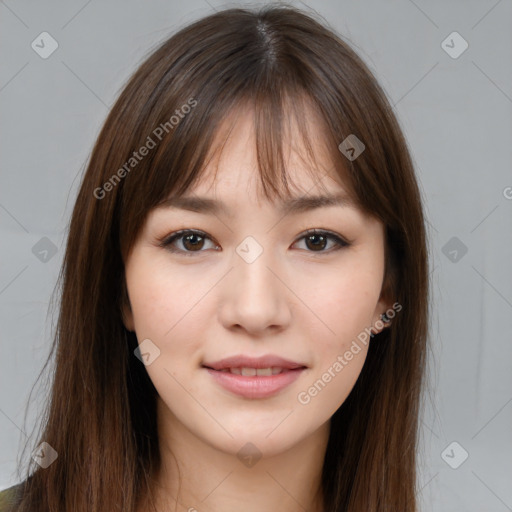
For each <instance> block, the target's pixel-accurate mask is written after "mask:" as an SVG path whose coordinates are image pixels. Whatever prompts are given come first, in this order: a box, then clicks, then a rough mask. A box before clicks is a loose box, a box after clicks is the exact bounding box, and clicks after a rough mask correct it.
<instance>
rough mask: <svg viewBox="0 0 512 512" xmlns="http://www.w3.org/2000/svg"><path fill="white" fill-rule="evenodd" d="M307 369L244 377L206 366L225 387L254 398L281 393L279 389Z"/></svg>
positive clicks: (237, 393) (243, 395) (236, 393)
mask: <svg viewBox="0 0 512 512" xmlns="http://www.w3.org/2000/svg"><path fill="white" fill-rule="evenodd" d="M305 369H306V368H296V369H294V370H285V371H284V372H283V373H278V374H277V375H268V376H258V375H256V376H253V377H244V376H243V375H237V374H234V373H229V372H222V371H219V370H212V369H211V368H206V367H205V370H206V371H207V372H208V373H209V374H210V375H211V376H212V377H213V378H214V379H215V381H216V382H217V383H218V384H220V385H221V386H222V387H223V388H224V389H227V390H228V391H230V392H231V393H234V394H235V395H239V396H242V397H244V398H252V399H255V398H267V397H270V396H273V395H275V394H277V393H279V391H281V390H282V389H284V388H286V387H287V386H289V385H290V384H291V383H292V382H294V381H295V380H297V379H298V378H299V377H300V376H301V374H302V372H303V371H304V370H305Z"/></svg>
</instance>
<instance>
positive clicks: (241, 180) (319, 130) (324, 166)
mask: <svg viewBox="0 0 512 512" xmlns="http://www.w3.org/2000/svg"><path fill="white" fill-rule="evenodd" d="M305 108H306V111H305V116H306V118H307V121H306V125H305V126H306V130H307V131H306V133H305V136H306V139H304V134H303V133H302V132H301V131H300V130H299V127H298V124H297V121H296V119H295V117H294V116H293V115H290V116H288V117H286V118H285V119H283V125H282V129H283V130H282V134H280V135H281V140H279V141H273V142H275V145H273V147H271V148H270V150H271V151H272V159H271V160H272V163H273V164H277V162H276V161H275V156H276V155H277V154H278V149H282V157H283V164H284V172H285V177H284V180H283V177H282V176H280V173H279V171H278V169H277V168H273V169H272V170H271V172H272V176H271V179H272V181H273V183H274V185H275V186H276V187H277V188H278V189H279V194H278V195H279V197H273V198H269V199H272V200H278V201H279V200H281V199H284V198H293V197H298V196H306V195H308V196H309V195H312V196H313V195H340V194H342V195H344V196H346V198H347V201H348V199H349V197H350V196H351V195H352V194H351V189H350V187H349V183H348V179H347V178H346V174H347V170H346V169H342V173H341V174H342V175H345V176H344V177H341V176H340V172H339V169H340V161H337V162H334V161H333V158H332V153H331V152H330V151H329V147H328V144H327V137H326V133H325V130H326V129H325V124H324V123H323V120H322V119H321V117H320V116H319V115H318V113H317V112H316V111H315V110H314V109H313V108H312V107H311V106H310V105H309V104H308V103H306V104H305ZM254 116H255V112H254V109H253V108H252V107H251V106H250V105H249V104H242V105H238V106H237V107H236V108H234V109H233V110H232V111H231V112H230V113H229V114H228V115H227V116H226V117H225V118H224V119H223V121H222V123H221V124H220V126H219V128H218V130H217V131H216V133H215V136H214V139H213V142H212V145H211V148H210V151H209V154H208V155H207V157H206V160H205V162H206V164H205V166H204V169H203V171H202V173H201V176H200V177H199V178H198V179H197V180H196V182H195V184H194V185H193V186H191V187H190V189H189V191H188V193H187V195H189V194H194V195H198V196H210V197H213V196H215V197H228V196H230V195H233V196H238V197H240V195H242V196H243V197H247V195H249V194H250V191H252V193H254V194H255V196H256V197H257V198H258V201H259V200H260V199H261V198H262V196H263V195H264V193H263V189H262V186H261V185H262V183H261V180H262V176H261V169H260V159H261V155H258V146H257V140H256V138H257V135H256V129H255V118H254ZM279 144H280V145H281V148H278V146H279ZM265 149H266V150H268V149H269V148H265ZM276 167H277V165H276ZM285 183H286V186H284V185H285Z"/></svg>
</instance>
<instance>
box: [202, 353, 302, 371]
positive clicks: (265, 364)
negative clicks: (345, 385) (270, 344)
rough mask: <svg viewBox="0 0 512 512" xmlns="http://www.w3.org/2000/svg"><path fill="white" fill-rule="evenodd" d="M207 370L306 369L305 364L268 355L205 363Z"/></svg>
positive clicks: (227, 358)
mask: <svg viewBox="0 0 512 512" xmlns="http://www.w3.org/2000/svg"><path fill="white" fill-rule="evenodd" d="M203 366H205V367H206V368H211V369H212V370H224V369H226V368H244V367H245V368H256V369H258V368H270V367H272V366H279V367H281V368H285V369H287V370H295V369H298V368H306V365H305V364H303V363H297V362H295V361H290V360H289V359H285V358H283V357H279V356H276V355H273V354H267V355H264V356H260V357H249V356H245V355H242V354H240V355H236V356H232V357H226V358H224V359H221V360H220V361H215V362H213V363H203Z"/></svg>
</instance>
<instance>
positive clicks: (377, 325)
mask: <svg viewBox="0 0 512 512" xmlns="http://www.w3.org/2000/svg"><path fill="white" fill-rule="evenodd" d="M394 303H395V301H394V300H393V298H392V297H391V289H390V287H389V286H387V285H386V286H384V287H383V289H382V291H381V295H380V299H379V302H377V306H376V307H375V313H374V317H373V319H372V320H373V323H372V329H371V331H372V332H373V333H374V334H379V333H380V332H382V331H383V330H384V329H387V328H389V327H390V325H391V322H392V320H389V321H388V322H385V321H383V320H382V315H383V313H386V311H388V312H390V313H393V312H394V311H395V310H394V308H393V304H394ZM389 316H391V315H389ZM393 316H394V315H393Z"/></svg>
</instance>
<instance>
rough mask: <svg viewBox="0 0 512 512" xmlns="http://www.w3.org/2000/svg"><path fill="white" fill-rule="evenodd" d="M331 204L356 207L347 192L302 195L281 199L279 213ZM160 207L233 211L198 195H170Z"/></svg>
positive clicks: (215, 212) (220, 212) (301, 211)
mask: <svg viewBox="0 0 512 512" xmlns="http://www.w3.org/2000/svg"><path fill="white" fill-rule="evenodd" d="M331 206H338V207H345V208H354V209H355V204H354V201H353V200H352V199H351V198H350V197H348V196H347V195H346V194H343V193H340V194H335V195H314V196H300V197H294V198H291V199H286V200H284V201H281V203H280V204H279V206H278V210H279V213H281V214H282V215H289V214H297V213H303V212H307V211H311V210H315V209H317V208H327V207H331ZM157 207H158V208H179V209H182V210H188V211H192V212H197V213H211V214H214V215H219V214H223V215H225V216H226V217H229V218H232V217H233V216H234V213H233V212H230V211H229V209H228V208H227V207H226V205H225V204H224V203H222V202H221V201H218V200H216V199H210V198H206V197H197V196H175V197H169V198H167V199H165V200H164V201H162V202H161V203H159V204H158V205H157Z"/></svg>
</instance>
